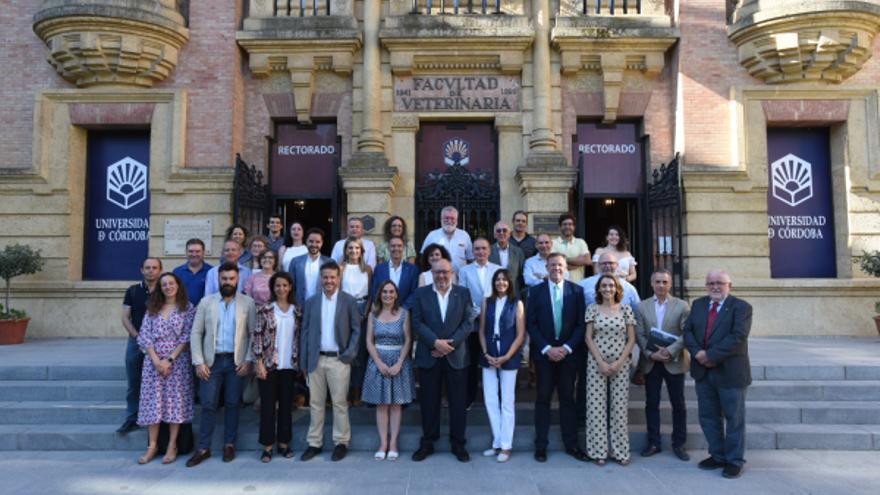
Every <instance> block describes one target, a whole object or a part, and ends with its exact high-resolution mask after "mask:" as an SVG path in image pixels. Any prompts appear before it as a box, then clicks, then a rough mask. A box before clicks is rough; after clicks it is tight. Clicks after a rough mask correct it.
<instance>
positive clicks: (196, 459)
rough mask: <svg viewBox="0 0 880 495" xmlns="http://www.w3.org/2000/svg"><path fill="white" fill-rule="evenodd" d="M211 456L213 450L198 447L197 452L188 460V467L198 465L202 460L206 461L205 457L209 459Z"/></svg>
mask: <svg viewBox="0 0 880 495" xmlns="http://www.w3.org/2000/svg"><path fill="white" fill-rule="evenodd" d="M209 457H211V451H210V450H208V449H204V450H201V449H198V450H196V452H195V453H194V454H193V455H192V457H190V458H189V460H187V461H186V467H195V466H198V465H199V464H201V463H202V461H204V460H205V459H207V458H209Z"/></svg>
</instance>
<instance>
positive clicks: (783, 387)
mask: <svg viewBox="0 0 880 495" xmlns="http://www.w3.org/2000/svg"><path fill="white" fill-rule="evenodd" d="M125 390H126V383H125V381H124V380H0V401H54V400H60V401H78V400H83V401H101V400H103V401H114V400H120V399H122V398H124V397H125ZM534 393H535V389H534V388H525V387H521V388H520V389H518V390H517V401H518V403H527V402H530V401H532V400H534ZM662 397H663V401H666V400H667V394H666V387H663V391H662ZM685 398H686V399H687V400H688V401H696V400H697V396H696V392H695V390H694V382H693V380H690V379H688V380H687V381H686V382H685ZM748 398H749V400H785V401H813V400H815V401H823V400H825V401H831V400H833V401H865V400H868V401H880V380H816V381H808V380H764V381H755V382H753V383H752V385H751V386H750V387H749V389H748ZM630 399H631V400H635V401H643V400H644V399H645V388H644V387H642V386H637V385H633V386H632V387H630Z"/></svg>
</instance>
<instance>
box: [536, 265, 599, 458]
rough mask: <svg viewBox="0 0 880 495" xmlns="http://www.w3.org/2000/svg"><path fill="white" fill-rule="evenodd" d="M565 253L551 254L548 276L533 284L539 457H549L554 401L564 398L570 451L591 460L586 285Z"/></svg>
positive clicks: (564, 440) (561, 401)
mask: <svg viewBox="0 0 880 495" xmlns="http://www.w3.org/2000/svg"><path fill="white" fill-rule="evenodd" d="M567 271H568V268H567V264H566V261H565V256H564V255H562V254H559V253H551V254H550V255H549V256H547V280H545V281H543V282H541V283H540V284H538V285H535V286H534V287H532V288H531V289H529V296H528V309H527V310H526V318H527V320H526V329H527V330H528V332H529V338H530V339H531V356H532V362H533V363H535V372H536V374H537V382H538V396H537V399H535V460H537V461H538V462H545V461H547V443H548V440H547V436H548V433H549V431H550V400H551V398H552V397H553V391H554V390H556V393H557V395H558V397H559V423H560V427H561V430H562V443H563V444H564V445H565V452H566V453H567V454H569V455H570V456H572V457H574V458H575V459H577V460H579V461H585V462H586V461H589V457H587V453H586V452H584V451H583V449H581V448H580V447H579V446H578V442H577V418H576V413H575V405H574V382H575V377H576V376H577V372H578V367H579V366H580V365H582V364H581V363H583V361H584V356H583V353H584V347H585V346H584V331H585V326H584V313H585V308H584V290H583V289H582V288H581V287H580V286H579V285H577V284H575V283H572V282H569V281H567V280H565V273H566V272H567Z"/></svg>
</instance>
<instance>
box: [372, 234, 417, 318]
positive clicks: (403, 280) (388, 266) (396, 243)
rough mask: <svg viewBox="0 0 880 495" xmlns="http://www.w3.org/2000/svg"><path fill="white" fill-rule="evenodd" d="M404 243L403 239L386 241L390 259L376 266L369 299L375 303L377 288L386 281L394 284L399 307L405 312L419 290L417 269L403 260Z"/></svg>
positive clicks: (395, 238)
mask: <svg viewBox="0 0 880 495" xmlns="http://www.w3.org/2000/svg"><path fill="white" fill-rule="evenodd" d="M405 246H406V243H405V242H404V241H403V237H392V238H391V239H388V252H389V254H390V255H391V259H390V260H388V261H386V262H384V263H379V264H378V265H376V271H375V272H373V283H372V287H371V288H370V299H371V300H373V301H375V300H376V297H378V296H377V293H378V291H379V286H381V285H382V284H383V283H384V282H385V281H386V280H390V281H392V282H394V285H396V286H397V294H398V300H399V301H400V306H401V307H402V308H404V309H406V310H409V309H410V308H411V307H412V296H413V294H415V292H416V289H418V288H419V268H418V267H417V266H416V265H413V264H412V263H407V262H406V261H404V260H403V254H404V249H405Z"/></svg>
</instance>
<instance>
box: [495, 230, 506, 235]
mask: <svg viewBox="0 0 880 495" xmlns="http://www.w3.org/2000/svg"><path fill="white" fill-rule="evenodd" d="M495 232H498V233H499V234H501V233H504V232H510V229H495Z"/></svg>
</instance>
